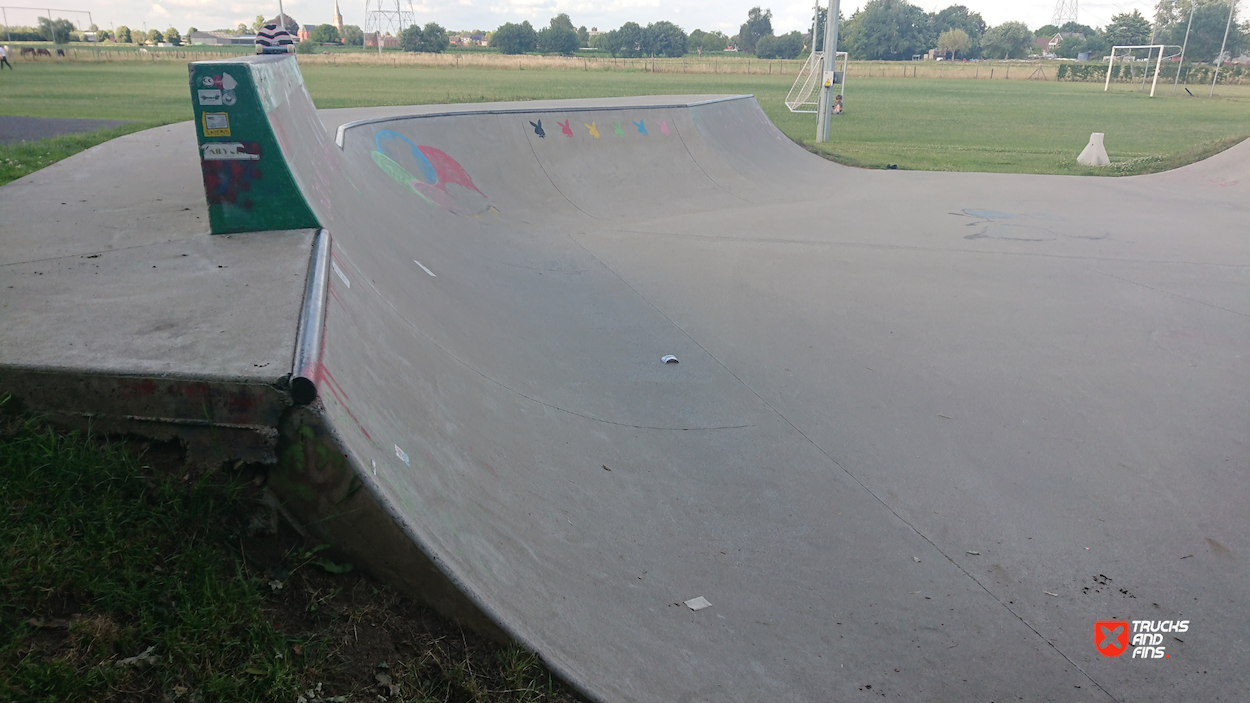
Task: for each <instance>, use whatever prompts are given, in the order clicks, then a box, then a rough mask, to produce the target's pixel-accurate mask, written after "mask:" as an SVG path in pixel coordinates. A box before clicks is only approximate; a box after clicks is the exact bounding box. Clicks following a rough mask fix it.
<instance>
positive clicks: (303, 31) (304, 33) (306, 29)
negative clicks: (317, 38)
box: [296, 24, 317, 41]
mask: <svg viewBox="0 0 1250 703" xmlns="http://www.w3.org/2000/svg"><path fill="white" fill-rule="evenodd" d="M316 28H317V25H315V24H301V25H300V26H299V33H298V34H296V36H298V37H299V40H300V41H308V40H309V39H312V33H313V30H314V29H316Z"/></svg>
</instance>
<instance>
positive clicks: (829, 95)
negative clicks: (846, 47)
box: [812, 0, 838, 143]
mask: <svg viewBox="0 0 1250 703" xmlns="http://www.w3.org/2000/svg"><path fill="white" fill-rule="evenodd" d="M828 12H829V14H828V15H826V16H825V53H824V56H823V57H822V58H823V59H824V60H823V62H822V63H823V66H822V69H823V70H824V75H823V76H822V79H821V82H820V104H819V105H818V106H817V107H816V141H817V142H818V143H824V142H827V141H829V120H830V118H831V117H832V116H833V91H834V90H836V87H835V86H836V84H835V83H834V79H835V78H836V77H837V73H836V71H837V70H838V0H829V10H828ZM812 41H813V43H814V42H815V39H814V38H813V40H812Z"/></svg>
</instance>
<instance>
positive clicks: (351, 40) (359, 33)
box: [343, 24, 365, 46]
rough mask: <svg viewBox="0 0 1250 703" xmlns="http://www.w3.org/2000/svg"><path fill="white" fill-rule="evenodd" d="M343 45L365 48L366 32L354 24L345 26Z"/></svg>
mask: <svg viewBox="0 0 1250 703" xmlns="http://www.w3.org/2000/svg"><path fill="white" fill-rule="evenodd" d="M343 43H344V44H346V45H348V46H364V45H365V32H364V30H362V29H361V28H360V27H357V26H356V25H354V24H346V25H343Z"/></svg>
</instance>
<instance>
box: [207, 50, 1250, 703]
mask: <svg viewBox="0 0 1250 703" xmlns="http://www.w3.org/2000/svg"><path fill="white" fill-rule="evenodd" d="M289 63H290V65H291V66H294V62H293V61H292V62H289ZM279 78H282V76H279ZM297 79H298V74H297V73H295V72H293V71H292V72H288V74H287V75H286V76H285V78H283V79H282V80H269V79H266V80H263V81H261V85H260V90H261V92H262V93H263V94H264V95H265V96H266V98H265V99H266V100H267V101H268V102H267V105H268V107H269V109H268V116H269V117H268V119H269V123H270V125H271V126H272V128H273V133H274V135H275V137H276V140H277V143H278V144H279V145H280V148H281V152H282V154H281V156H282V159H283V160H284V161H285V164H286V165H287V166H288V167H289V170H290V174H291V176H292V177H293V179H294V182H295V183H296V184H297V185H298V189H299V191H300V192H301V193H302V194H303V196H304V198H305V199H306V201H307V203H308V206H309V207H310V208H311V212H312V213H313V214H314V215H315V217H316V220H317V221H318V222H319V223H320V225H321V226H322V227H324V228H325V230H327V231H328V235H326V234H323V235H321V237H320V239H319V240H318V241H319V242H320V245H319V246H320V247H322V250H323V251H325V252H327V253H328V254H329V257H328V259H327V261H328V262H329V264H328V265H327V266H325V267H321V268H319V267H318V266H316V265H314V266H313V275H312V281H311V284H310V286H309V289H310V298H309V300H310V301H311V302H312V303H313V304H311V305H310V304H309V302H306V303H305V311H306V313H308V314H306V319H305V320H304V323H303V327H302V328H301V335H302V338H303V339H305V340H306V341H305V342H304V343H303V344H301V345H300V352H299V353H298V354H297V356H298V359H297V363H296V373H295V381H293V382H292V386H291V387H292V388H293V389H296V392H297V394H298V387H299V386H298V385H297V383H296V382H300V381H302V382H311V390H312V391H313V392H314V393H315V395H316V399H315V400H314V401H312V402H311V404H308V405H304V406H298V407H297V408H296V409H294V410H291V411H288V412H287V413H286V415H285V419H284V420H283V427H282V436H283V437H284V440H283V441H282V442H281V443H280V444H279V445H278V453H279V458H280V467H281V468H280V469H279V470H277V471H275V478H274V482H273V485H274V486H275V487H276V488H277V490H279V491H280V493H281V495H282V496H283V498H284V499H285V500H287V501H288V506H289V507H290V509H291V510H292V512H294V513H295V514H296V515H297V516H298V517H299V518H301V519H302V520H303V521H305V522H307V523H310V524H311V525H312V526H313V527H314V528H315V529H318V530H320V531H321V532H322V533H323V534H328V535H331V536H333V537H334V538H335V539H337V540H338V541H339V543H340V544H341V545H343V546H344V547H345V549H347V550H348V551H349V552H352V553H353V555H354V557H355V558H356V559H357V560H359V561H361V562H363V563H364V564H366V565H367V566H369V567H370V568H372V569H373V570H375V571H376V572H378V573H380V574H383V575H385V576H386V577H388V578H390V579H391V580H393V581H395V582H398V583H401V584H405V585H407V586H408V587H410V588H412V589H414V590H418V591H422V592H424V593H425V595H426V596H427V597H428V598H430V599H431V600H432V601H433V602H435V603H436V604H439V605H440V607H442V608H444V610H446V611H448V612H452V613H453V614H456V615H457V616H458V617H461V618H462V619H463V620H464V621H466V622H469V623H471V624H475V625H476V626H478V627H481V628H483V629H486V630H490V629H491V628H492V627H498V628H501V629H502V631H504V632H506V633H507V634H508V635H511V636H513V637H515V638H517V639H519V640H521V641H522V642H524V643H525V644H526V645H528V646H529V647H531V648H533V649H534V650H535V651H537V652H538V653H539V654H540V655H541V656H542V657H543V659H544V660H545V661H546V662H547V663H548V664H549V665H550V666H552V667H553V668H554V670H556V671H557V672H558V673H559V674H560V675H561V676H563V677H565V678H566V679H567V680H568V681H570V682H571V683H572V684H573V685H575V686H576V687H577V688H578V689H580V690H581V691H582V692H583V693H584V694H585V695H586V696H588V697H589V698H591V699H594V700H603V701H655V702H665V703H671V702H676V701H683V702H686V701H689V702H693V701H705V702H712V701H716V702H724V701H752V702H754V701H843V700H860V699H862V700H869V699H875V698H877V697H878V696H882V697H885V698H887V699H899V700H933V701H973V700H975V701H1014V700H1025V701H1106V700H1116V701H1130V700H1131V701H1177V700H1211V701H1215V700H1237V699H1241V698H1243V697H1244V696H1245V694H1246V691H1247V690H1248V689H1250V673H1248V672H1250V667H1247V666H1246V663H1247V661H1250V641H1248V639H1247V638H1248V636H1250V601H1248V599H1247V595H1250V587H1248V586H1247V584H1248V583H1250V569H1248V568H1247V558H1250V531H1248V530H1247V526H1248V525H1250V510H1248V505H1250V482H1248V481H1247V479H1248V478H1250V448H1248V446H1247V437H1248V436H1250V434H1248V432H1247V430H1248V428H1250V361H1248V360H1247V354H1248V353H1250V324H1248V316H1250V294H1248V290H1250V288H1248V287H1247V286H1248V283H1250V249H1248V247H1247V228H1246V223H1247V222H1250V205H1248V203H1250V158H1248V157H1250V144H1241V145H1239V146H1237V147H1234V148H1233V149H1230V150H1229V151H1227V152H1225V153H1223V154H1220V155H1218V156H1216V157H1214V158H1212V159H1209V160H1208V161H1206V162H1203V163H1199V164H1194V165H1192V166H1188V167H1185V168H1182V169H1179V170H1177V171H1174V172H1170V173H1166V174H1160V175H1154V176H1145V177H1133V178H1121V179H1110V178H1107V179H1104V178H1076V177H1049V176H1025V175H1003V174H974V173H963V174H952V173H931V172H900V171H865V170H858V169H851V168H845V167H842V166H838V165H836V164H832V163H830V162H827V161H825V160H823V159H821V158H819V157H816V156H813V155H811V154H809V153H807V152H806V151H804V150H803V149H802V148H801V147H799V146H797V145H795V144H794V143H793V142H791V141H790V140H789V139H788V138H786V137H785V136H784V135H782V134H781V133H780V132H779V131H778V130H777V129H776V128H774V127H773V125H772V124H771V123H770V122H769V120H768V119H767V117H766V116H765V115H764V113H763V112H762V111H761V110H760V108H759V106H758V105H757V104H756V102H755V100H754V99H753V98H751V97H749V96H731V97H723V96H721V97H717V96H689V97H685V96H683V97H678V96H661V97H649V98H628V99H612V100H581V101H562V102H545V103H515V104H509V105H485V106H483V105H465V106H438V107H433V106H431V107H424V108H378V109H371V110H352V111H325V112H322V113H321V114H320V117H318V114H317V113H316V112H315V111H314V110H313V108H312V104H311V102H310V101H309V99H308V95H307V93H306V92H305V91H304V89H303V86H302V83H300V82H299V81H298V80H297ZM284 81H285V82H284ZM241 99H242V98H241ZM851 118H852V117H847V119H851ZM1107 131H1109V132H1110V131H1113V130H1112V129H1111V128H1110V127H1109V128H1108V130H1107ZM336 135H337V138H338V143H336ZM1075 147H1076V148H1077V149H1079V147H1080V145H1079V144H1078V145H1075ZM276 156H277V155H276V154H272V153H267V154H261V162H260V163H261V165H262V167H263V166H264V165H265V163H266V160H269V163H272V161H273V159H274V158H275V157H276ZM1075 156H1076V152H1075V151H1074V152H1073V158H1075ZM205 168H207V166H205ZM266 173H269V172H268V171H266ZM263 236H265V235H247V237H250V238H255V237H263ZM322 282H324V285H325V289H328V293H327V294H325V298H324V300H325V304H324V311H323V312H322V311H321V310H320V308H318V307H317V305H316V302H317V301H318V300H319V299H320V295H321V294H320V293H318V292H317V291H318V290H322V289H319V287H318V286H319V284H320V283H322ZM667 355H673V356H675V357H676V359H677V363H664V362H662V361H661V358H662V357H665V356H667ZM310 397H311V394H310ZM432 565H433V568H432ZM699 597H702V598H703V599H705V600H706V601H707V602H709V603H710V604H711V605H710V607H704V608H702V609H698V610H695V609H694V608H692V607H690V606H688V605H687V601H694V599H696V598H699ZM694 605H698V603H697V602H696V603H694ZM1098 621H1130V623H1129V628H1130V629H1132V628H1133V627H1135V626H1134V625H1133V624H1132V621H1187V622H1188V625H1187V627H1186V628H1185V631H1184V632H1183V633H1182V632H1171V631H1168V632H1160V633H1158V634H1159V637H1158V640H1159V645H1160V646H1162V647H1163V650H1162V654H1163V656H1162V657H1161V658H1157V659H1156V658H1145V659H1143V658H1142V657H1141V656H1140V654H1139V656H1137V657H1134V654H1135V653H1136V652H1135V650H1134V649H1133V647H1132V646H1130V647H1129V648H1128V650H1127V651H1125V653H1124V654H1122V655H1121V656H1119V657H1115V658H1112V657H1109V656H1105V654H1107V653H1108V652H1110V651H1111V649H1112V648H1114V647H1110V646H1109V647H1108V648H1104V649H1102V650H1100V649H1099V647H1098V644H1097V643H1098V642H1101V641H1102V640H1103V636H1102V633H1101V632H1099V631H1098V630H1096V623H1097V622H1098ZM1112 627H1114V625H1113V626H1112ZM1136 627H1139V628H1140V626H1136ZM1150 629H1152V630H1153V631H1158V630H1160V629H1166V630H1171V629H1172V626H1171V624H1170V623H1169V624H1168V625H1166V626H1162V627H1160V626H1159V625H1158V624H1155V625H1153V626H1151V627H1150ZM1153 631H1152V632H1151V633H1150V634H1151V635H1152V637H1151V642H1152V643H1153V640H1154V639H1155V638H1154V637H1153V635H1154V634H1155V632H1153ZM1155 651H1157V650H1151V651H1150V652H1148V654H1149V655H1151V656H1153V654H1154V652H1155Z"/></svg>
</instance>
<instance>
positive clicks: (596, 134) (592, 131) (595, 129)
mask: <svg viewBox="0 0 1250 703" xmlns="http://www.w3.org/2000/svg"><path fill="white" fill-rule="evenodd" d="M583 124H585V123H583ZM586 129H589V130H590V136H592V137H594V138H595V139H598V138H599V128H598V127H597V126H595V123H594V122H591V123H590V124H588V125H586Z"/></svg>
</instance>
